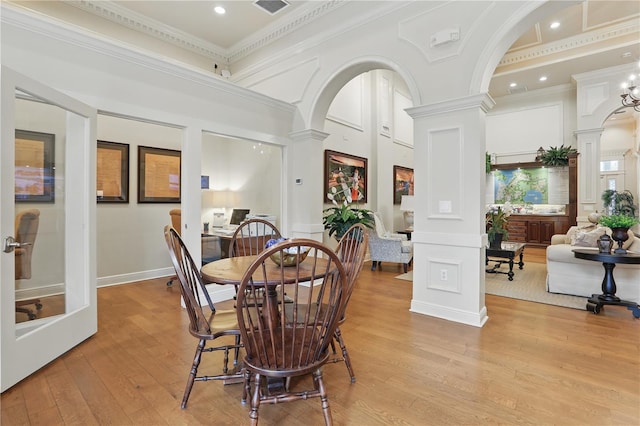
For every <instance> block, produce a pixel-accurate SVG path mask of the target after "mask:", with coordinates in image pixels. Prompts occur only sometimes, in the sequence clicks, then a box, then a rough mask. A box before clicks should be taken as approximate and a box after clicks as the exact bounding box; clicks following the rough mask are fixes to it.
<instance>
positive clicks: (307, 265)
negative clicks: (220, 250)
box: [200, 256, 327, 285]
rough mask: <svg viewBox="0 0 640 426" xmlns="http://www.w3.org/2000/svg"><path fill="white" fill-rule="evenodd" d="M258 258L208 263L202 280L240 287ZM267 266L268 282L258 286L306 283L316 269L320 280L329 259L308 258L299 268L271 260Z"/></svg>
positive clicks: (230, 259) (226, 259) (242, 257)
mask: <svg viewBox="0 0 640 426" xmlns="http://www.w3.org/2000/svg"><path fill="white" fill-rule="evenodd" d="M257 258H258V256H239V257H229V258H225V259H219V260H215V261H213V262H211V263H207V264H206V265H204V266H203V267H202V269H201V271H200V272H201V273H202V279H203V280H204V281H205V282H206V283H216V284H227V285H228V284H231V285H240V281H241V280H242V277H243V276H244V273H245V272H246V270H247V269H249V266H251V264H252V263H253V262H254V261H255V260H256V259H257ZM265 265H266V274H267V275H266V276H267V281H268V282H266V283H263V282H260V281H255V283H256V284H266V285H269V284H287V283H293V282H295V281H296V280H298V281H305V280H308V279H310V278H311V275H312V273H314V267H315V277H316V278H320V277H321V275H320V274H318V272H319V271H323V270H325V269H326V266H327V259H324V258H314V257H311V256H308V257H307V258H306V259H305V260H304V261H303V262H301V263H300V265H299V266H298V268H296V266H284V267H281V266H278V265H276V263H275V262H272V261H271V260H268V261H267V262H265ZM298 269H299V270H298ZM283 273H284V281H283V280H282V279H281V274H283Z"/></svg>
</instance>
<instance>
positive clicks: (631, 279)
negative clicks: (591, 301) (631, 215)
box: [547, 227, 640, 302]
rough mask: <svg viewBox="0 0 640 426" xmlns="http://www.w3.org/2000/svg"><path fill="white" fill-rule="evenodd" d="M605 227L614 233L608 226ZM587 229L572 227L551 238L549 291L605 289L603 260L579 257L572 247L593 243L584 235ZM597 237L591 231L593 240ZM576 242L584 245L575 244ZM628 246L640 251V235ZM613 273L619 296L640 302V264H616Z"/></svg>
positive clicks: (585, 292)
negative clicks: (575, 254) (603, 283)
mask: <svg viewBox="0 0 640 426" xmlns="http://www.w3.org/2000/svg"><path fill="white" fill-rule="evenodd" d="M590 230H591V231H593V230H594V229H593V228H591V229H590ZM602 231H608V232H609V234H610V233H611V232H610V231H609V230H608V229H603V230H602ZM586 233H587V232H586V231H584V230H581V229H579V228H577V227H572V228H571V229H569V231H568V232H567V234H559V235H554V236H553V237H552V238H551V245H550V246H548V247H547V291H549V292H550V293H560V294H571V295H574V296H584V297H591V295H592V294H600V293H602V278H603V277H604V267H603V266H602V263H601V262H594V261H590V260H584V259H577V258H576V257H575V256H574V254H573V252H572V251H571V250H573V249H577V248H586V246H588V245H589V241H588V240H589V238H580V237H581V236H584V235H585V234H586ZM630 235H632V234H630ZM593 240H594V235H593V234H591V242H593ZM572 242H573V243H574V244H582V245H572ZM625 247H628V248H627V250H629V251H631V252H635V253H640V238H638V237H635V236H631V237H630V239H629V240H627V242H626V244H625ZM594 249H595V247H594ZM613 277H614V279H615V281H616V287H617V292H616V296H618V297H620V298H621V299H624V300H630V301H634V302H640V265H628V264H616V266H615V268H614V269H613Z"/></svg>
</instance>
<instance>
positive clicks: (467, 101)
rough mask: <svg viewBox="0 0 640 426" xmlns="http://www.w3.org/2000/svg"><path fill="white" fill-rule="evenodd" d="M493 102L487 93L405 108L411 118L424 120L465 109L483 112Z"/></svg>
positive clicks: (491, 105) (492, 104)
mask: <svg viewBox="0 0 640 426" xmlns="http://www.w3.org/2000/svg"><path fill="white" fill-rule="evenodd" d="M495 104H496V103H495V101H494V100H493V99H492V98H491V96H489V95H488V94H487V93H481V94H478V95H471V96H466V97H464V98H457V99H450V100H448V101H443V102H437V103H435V104H430V105H421V106H417V107H413V108H407V109H406V111H407V114H409V115H410V116H411V118H413V119H416V118H424V117H429V116H434V115H440V114H445V113H451V112H455V111H462V110H465V109H478V108H479V109H481V110H482V111H484V112H487V111H489V110H490V109H491V108H493V107H494V105H495Z"/></svg>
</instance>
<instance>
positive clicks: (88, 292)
mask: <svg viewBox="0 0 640 426" xmlns="http://www.w3.org/2000/svg"><path fill="white" fill-rule="evenodd" d="M1 89H2V90H1V92H0V95H1V102H2V107H1V111H2V118H1V120H2V121H1V129H2V130H1V135H0V136H1V138H2V139H0V177H1V179H0V232H1V233H0V236H1V240H2V249H3V250H2V251H1V252H0V279H1V280H2V285H1V286H0V287H1V290H0V291H1V293H0V295H1V298H0V320H1V332H2V334H1V338H0V341H1V342H0V345H1V348H0V349H1V358H0V364H1V368H0V385H1V387H2V391H5V390H6V389H8V388H9V387H11V386H13V385H14V384H15V383H17V382H19V381H20V380H22V379H23V378H25V377H27V376H28V375H30V374H31V373H33V372H34V371H36V370H38V369H39V368H41V367H42V366H44V365H45V364H47V363H49V362H51V361H52V360H54V359H56V358H57V357H58V356H60V355H61V354H63V353H64V352H66V351H68V350H69V349H71V348H72V347H74V346H75V345H77V344H78V343H80V342H82V341H83V340H85V339H87V338H88V337H89V336H91V335H93V334H95V333H96V331H97V309H96V304H97V302H96V282H97V278H96V259H95V257H96V255H95V253H96V248H95V247H96V246H95V240H96V238H95V237H96V232H95V217H96V216H95V211H96V208H95V204H96V199H95V155H96V136H95V127H96V126H95V124H96V111H95V109H93V108H90V107H88V106H86V105H84V104H82V103H80V102H78V101H76V100H74V99H72V98H70V97H68V96H66V95H64V94H62V93H59V92H57V91H55V90H52V89H51V88H49V87H46V86H44V85H42V84H40V83H38V82H36V81H34V80H31V79H29V78H27V77H25V76H23V75H20V74H18V73H16V72H15V71H13V70H10V69H8V68H6V67H2V88H1ZM25 211H29V215H30V216H31V218H32V219H33V218H34V217H37V219H38V220H37V230H36V228H35V227H34V225H35V222H29V223H30V228H29V231H26V232H20V234H22V235H23V236H22V237H18V236H17V235H16V228H15V223H14V222H15V219H16V216H17V215H19V214H20V213H21V212H25ZM25 223H27V222H25ZM25 229H26V228H25ZM29 236H30V237H34V236H35V240H34V241H33V242H27V241H26V240H28V239H29ZM20 239H22V240H25V241H19V240H20ZM16 240H17V241H16ZM29 251H30V252H29ZM33 299H38V300H36V301H34V303H30V304H25V305H24V306H20V308H21V309H22V310H24V311H31V314H28V313H25V312H20V311H19V310H18V307H17V306H16V301H19V302H20V301H21V302H23V303H28V302H29V301H30V300H33ZM30 318H31V319H30Z"/></svg>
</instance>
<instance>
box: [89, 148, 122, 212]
mask: <svg viewBox="0 0 640 426" xmlns="http://www.w3.org/2000/svg"><path fill="white" fill-rule="evenodd" d="M96 156H97V158H96V199H97V201H98V202H99V203H128V202H129V145H128V144H126V143H117V142H107V141H98V150H97V154H96Z"/></svg>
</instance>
